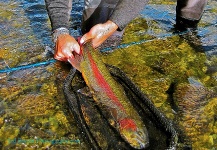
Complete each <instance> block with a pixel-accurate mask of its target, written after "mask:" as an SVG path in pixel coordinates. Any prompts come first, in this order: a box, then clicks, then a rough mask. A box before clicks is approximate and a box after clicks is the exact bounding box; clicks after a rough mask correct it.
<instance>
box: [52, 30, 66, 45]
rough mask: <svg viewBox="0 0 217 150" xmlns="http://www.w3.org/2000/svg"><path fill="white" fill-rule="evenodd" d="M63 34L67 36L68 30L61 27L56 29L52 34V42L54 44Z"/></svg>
mask: <svg viewBox="0 0 217 150" xmlns="http://www.w3.org/2000/svg"><path fill="white" fill-rule="evenodd" d="M63 34H69V30H68V29H67V28H64V27H61V28H58V29H56V30H54V31H53V32H52V40H53V42H54V43H56V41H57V38H58V37H59V36H60V35H63Z"/></svg>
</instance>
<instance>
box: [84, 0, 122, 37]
mask: <svg viewBox="0 0 217 150" xmlns="http://www.w3.org/2000/svg"><path fill="white" fill-rule="evenodd" d="M118 1H119V0H85V5H84V12H83V21H82V33H87V32H88V31H89V30H90V29H91V28H92V27H93V26H94V25H96V24H99V23H105V22H106V21H107V20H109V17H110V15H111V14H112V12H113V10H114V9H115V7H116V5H117V3H118Z"/></svg>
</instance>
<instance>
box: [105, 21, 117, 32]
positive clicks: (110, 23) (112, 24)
mask: <svg viewBox="0 0 217 150" xmlns="http://www.w3.org/2000/svg"><path fill="white" fill-rule="evenodd" d="M106 24H109V25H110V26H111V27H112V29H113V30H114V31H116V30H117V29H118V25H117V24H116V23H114V22H113V21H111V20H108V21H107V22H106Z"/></svg>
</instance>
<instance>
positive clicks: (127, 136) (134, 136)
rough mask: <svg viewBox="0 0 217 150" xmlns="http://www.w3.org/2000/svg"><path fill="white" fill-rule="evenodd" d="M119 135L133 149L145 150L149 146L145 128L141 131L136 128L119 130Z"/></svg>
mask: <svg viewBox="0 0 217 150" xmlns="http://www.w3.org/2000/svg"><path fill="white" fill-rule="evenodd" d="M120 134H121V136H122V138H123V139H124V140H125V141H126V142H127V143H129V144H130V146H131V147H133V148H134V149H145V148H147V147H148V146H149V137H148V131H147V129H146V128H145V127H144V128H142V129H139V128H136V130H132V129H128V128H127V129H126V128H124V129H120Z"/></svg>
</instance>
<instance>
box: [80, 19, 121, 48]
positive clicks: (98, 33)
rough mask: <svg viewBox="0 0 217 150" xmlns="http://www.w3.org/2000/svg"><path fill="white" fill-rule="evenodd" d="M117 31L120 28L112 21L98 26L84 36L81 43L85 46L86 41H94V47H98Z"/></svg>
mask: <svg viewBox="0 0 217 150" xmlns="http://www.w3.org/2000/svg"><path fill="white" fill-rule="evenodd" d="M117 29H118V26H117V25H116V24H115V23H114V22H112V21H110V20H108V21H107V22H106V23H103V24H97V25H95V26H93V27H92V28H91V29H90V31H89V32H88V33H86V34H84V35H83V36H82V38H81V39H80V43H81V44H83V43H85V41H87V40H90V39H92V44H93V47H98V46H100V45H101V44H102V43H103V42H104V41H105V40H106V39H107V38H108V37H109V36H111V35H112V34H113V33H114V32H115V31H116V30H117Z"/></svg>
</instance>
